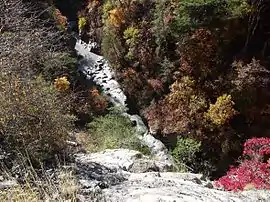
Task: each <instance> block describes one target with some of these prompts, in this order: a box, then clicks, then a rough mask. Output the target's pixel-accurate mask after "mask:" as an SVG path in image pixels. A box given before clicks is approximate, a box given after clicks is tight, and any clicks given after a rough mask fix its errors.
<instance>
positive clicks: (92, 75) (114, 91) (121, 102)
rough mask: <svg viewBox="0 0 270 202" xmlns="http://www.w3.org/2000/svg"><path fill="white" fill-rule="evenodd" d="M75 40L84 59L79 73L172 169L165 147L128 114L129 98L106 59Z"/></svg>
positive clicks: (165, 166)
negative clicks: (97, 87) (100, 92)
mask: <svg viewBox="0 0 270 202" xmlns="http://www.w3.org/2000/svg"><path fill="white" fill-rule="evenodd" d="M75 38H76V45H75V50H76V51H77V54H78V55H80V56H82V57H83V58H82V59H81V60H80V61H79V67H78V71H79V72H80V73H82V74H83V75H85V77H86V79H87V80H89V81H92V82H94V83H95V84H97V85H98V86H100V88H101V89H102V91H103V93H104V94H105V95H106V96H108V98H109V100H110V102H111V103H112V104H113V105H114V106H115V107H117V108H118V109H119V110H120V113H121V114H122V115H123V116H125V117H127V118H129V119H130V120H131V121H132V122H133V123H134V124H136V126H135V127H136V131H137V135H138V138H139V139H140V140H141V142H142V144H143V145H145V146H147V147H148V148H149V149H150V151H151V154H152V155H153V156H154V157H155V158H156V159H158V160H160V161H162V162H164V169H165V170H167V169H171V168H172V167H173V165H174V163H173V159H172V157H171V155H170V154H169V152H168V149H167V148H166V147H165V145H164V144H163V143H162V142H161V141H160V140H158V139H156V138H154V137H153V136H152V135H151V134H150V133H149V131H148V128H147V127H146V126H145V124H144V122H143V121H142V118H141V117H140V116H139V115H130V114H128V106H127V97H126V96H125V94H124V93H123V91H122V89H121V88H120V85H119V83H118V82H117V81H116V80H115V79H114V72H113V71H112V70H111V68H110V66H109V64H108V62H107V61H106V59H104V58H103V57H102V56H99V55H97V54H94V53H92V52H91V47H92V45H93V44H91V43H90V44H86V43H85V42H83V41H82V40H80V39H79V37H75Z"/></svg>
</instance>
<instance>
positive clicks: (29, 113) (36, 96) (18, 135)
mask: <svg viewBox="0 0 270 202" xmlns="http://www.w3.org/2000/svg"><path fill="white" fill-rule="evenodd" d="M73 120H74V117H72V116H71V115H69V114H68V106H67V102H65V101H63V100H61V99H60V98H59V96H58V93H57V92H56V91H55V90H54V88H53V87H52V86H50V85H48V84H47V83H45V82H44V81H43V80H42V79H41V78H37V79H36V80H27V79H20V78H18V77H15V76H4V75H1V76H0V134H1V144H2V145H5V146H6V147H7V149H9V150H10V151H15V150H19V151H20V152H22V153H29V155H30V157H31V158H33V159H35V160H40V161H42V160H45V159H47V158H49V157H52V155H54V154H56V153H61V152H63V151H64V149H65V148H66V140H67V139H68V132H69V131H70V130H71V128H72V122H73Z"/></svg>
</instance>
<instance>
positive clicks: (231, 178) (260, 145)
mask: <svg viewBox="0 0 270 202" xmlns="http://www.w3.org/2000/svg"><path fill="white" fill-rule="evenodd" d="M269 154H270V138H252V139H249V140H247V141H246V142H245V144H244V151H243V157H244V156H246V155H248V156H249V157H251V160H244V161H243V162H242V163H241V164H240V165H239V166H238V167H231V169H230V171H229V172H228V173H227V175H226V176H223V177H221V178H220V179H219V180H218V181H216V182H215V183H216V186H218V187H224V188H225V189H226V190H228V191H239V190H244V189H246V188H248V187H252V188H253V187H254V188H256V189H270V161H269V160H268V161H267V162H263V161H262V160H263V158H262V157H264V156H267V155H269Z"/></svg>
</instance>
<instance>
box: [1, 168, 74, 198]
mask: <svg viewBox="0 0 270 202" xmlns="http://www.w3.org/2000/svg"><path fill="white" fill-rule="evenodd" d="M23 166H24V168H23V170H25V172H24V180H23V181H24V183H20V184H19V183H18V185H15V186H13V187H11V188H8V189H2V190H0V201H1V202H11V201H12V202H41V201H45V202H56V201H57V202H75V201H77V193H78V190H79V184H78V182H77V180H76V178H75V176H74V175H73V171H72V170H71V169H69V168H67V167H63V166H60V165H58V166H57V168H56V169H55V170H54V171H51V172H49V171H48V170H47V171H46V170H45V169H41V172H40V173H41V174H38V173H37V171H36V170H35V169H34V168H33V166H31V164H30V165H27V166H26V165H25V164H24V165H23ZM5 178H7V179H10V180H16V179H14V178H12V177H11V173H10V171H9V170H6V171H5Z"/></svg>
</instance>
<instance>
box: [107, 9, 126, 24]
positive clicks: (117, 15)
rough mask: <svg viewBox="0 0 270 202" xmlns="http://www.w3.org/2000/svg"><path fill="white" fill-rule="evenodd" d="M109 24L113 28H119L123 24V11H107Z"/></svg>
mask: <svg viewBox="0 0 270 202" xmlns="http://www.w3.org/2000/svg"><path fill="white" fill-rule="evenodd" d="M109 14H110V17H109V21H110V23H111V24H112V25H113V26H115V27H120V26H121V25H122V24H123V23H125V19H124V11H123V9H122V8H115V9H112V10H110V11H109Z"/></svg>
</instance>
